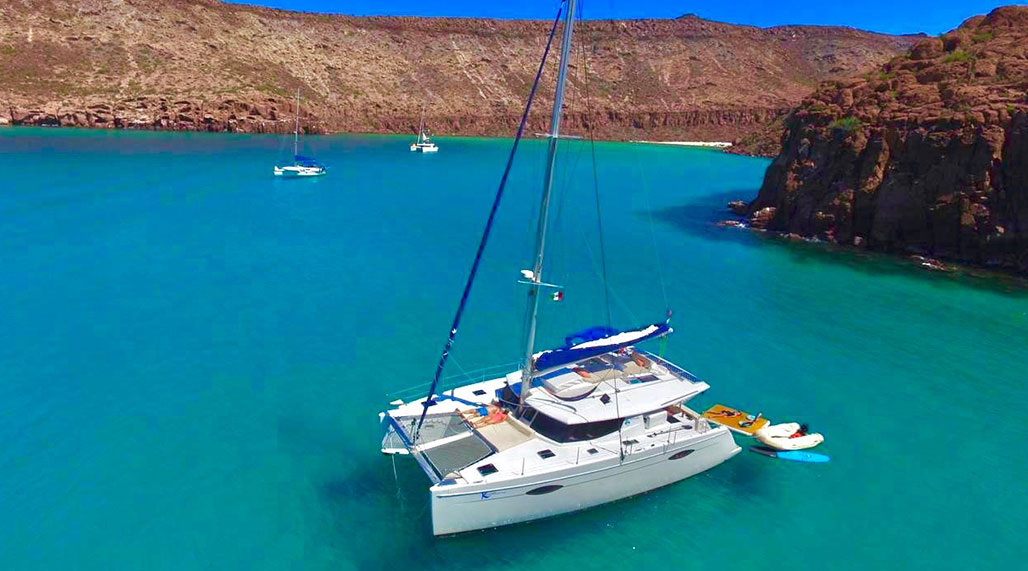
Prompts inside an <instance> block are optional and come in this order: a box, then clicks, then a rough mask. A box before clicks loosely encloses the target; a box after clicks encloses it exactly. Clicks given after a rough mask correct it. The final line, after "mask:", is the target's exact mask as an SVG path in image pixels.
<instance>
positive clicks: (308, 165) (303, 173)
mask: <svg viewBox="0 0 1028 571" xmlns="http://www.w3.org/2000/svg"><path fill="white" fill-rule="evenodd" d="M325 174H328V171H326V170H325V165H323V164H321V163H319V162H318V161H317V160H315V159H313V158H311V157H304V156H301V155H300V90H299V89H297V90H296V127H295V128H294V129H293V164H292V165H288V166H284V167H280V166H276V167H275V176H282V177H288V178H296V177H307V176H324V175H325Z"/></svg>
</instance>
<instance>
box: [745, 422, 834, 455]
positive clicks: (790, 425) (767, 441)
mask: <svg viewBox="0 0 1028 571" xmlns="http://www.w3.org/2000/svg"><path fill="white" fill-rule="evenodd" d="M799 429H800V425H799V423H796V422H786V423H784V424H773V425H770V426H765V427H763V428H761V429H760V430H758V431H756V432H755V433H753V437H754V438H756V439H757V440H759V441H760V442H761V444H764V445H766V446H769V447H771V448H774V449H775V450H804V449H806V448H813V447H815V446H817V445H818V444H821V443H822V442H824V441H825V437H824V436H821V434H819V433H817V432H813V433H810V434H804V435H803V436H797V437H796V438H792V435H793V434H796V431H798V430H799Z"/></svg>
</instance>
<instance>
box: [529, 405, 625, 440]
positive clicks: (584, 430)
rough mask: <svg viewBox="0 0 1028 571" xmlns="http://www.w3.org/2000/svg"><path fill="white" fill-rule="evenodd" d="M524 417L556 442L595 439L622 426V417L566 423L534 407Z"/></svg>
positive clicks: (534, 427)
mask: <svg viewBox="0 0 1028 571" xmlns="http://www.w3.org/2000/svg"><path fill="white" fill-rule="evenodd" d="M522 418H523V419H524V420H525V421H526V422H528V423H530V425H531V427H532V430H535V431H536V432H538V433H539V434H541V435H543V436H545V437H546V438H549V439H550V440H553V441H554V442H581V441H583V440H595V439H597V438H600V437H602V436H606V435H608V434H610V433H612V432H617V429H618V427H620V426H621V419H620V418H611V419H608V420H600V421H598V422H583V423H579V424H564V423H563V422H560V421H558V420H554V419H552V418H550V417H548V416H546V415H545V414H543V413H541V412H538V411H536V410H534V409H528V410H527V411H526V412H525V414H524V416H523V417H522ZM530 419H531V420H530Z"/></svg>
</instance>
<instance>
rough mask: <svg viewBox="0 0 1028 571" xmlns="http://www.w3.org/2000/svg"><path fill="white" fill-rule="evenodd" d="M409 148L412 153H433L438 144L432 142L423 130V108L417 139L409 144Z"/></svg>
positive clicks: (437, 149) (436, 149)
mask: <svg viewBox="0 0 1028 571" xmlns="http://www.w3.org/2000/svg"><path fill="white" fill-rule="evenodd" d="M410 150H411V152H414V153H435V152H438V151H439V146H438V145H436V144H435V143H433V142H432V139H431V138H430V137H429V136H428V133H426V132H425V108H424V107H422V108H421V127H419V128H418V140H417V141H414V142H413V143H411V144H410Z"/></svg>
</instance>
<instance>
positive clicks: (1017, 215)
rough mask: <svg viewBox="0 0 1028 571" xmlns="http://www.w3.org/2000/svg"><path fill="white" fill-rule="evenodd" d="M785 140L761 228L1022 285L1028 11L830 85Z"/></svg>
mask: <svg viewBox="0 0 1028 571" xmlns="http://www.w3.org/2000/svg"><path fill="white" fill-rule="evenodd" d="M786 129H787V134H786V137H785V140H784V145H783V148H782V152H781V154H779V155H778V157H777V158H775V160H774V162H773V163H772V164H771V166H770V167H769V168H768V170H767V173H766V175H765V178H764V183H763V186H762V187H761V189H760V193H759V194H758V196H757V198H756V200H754V201H753V202H752V203H750V205H749V212H750V213H751V214H752V216H753V220H754V221H755V222H756V224H757V225H758V226H760V225H763V226H766V227H767V228H768V229H771V230H778V231H783V232H789V233H795V234H800V235H803V236H817V237H819V238H821V239H824V240H831V241H835V242H839V243H844V244H855V245H858V246H861V247H867V248H872V249H876V250H883V251H900V252H912V253H918V254H924V255H931V256H936V257H940V258H945V259H951V260H958V261H963V262H970V263H974V264H982V265H989V266H1000V267H1004V268H1008V269H1012V270H1015V271H1017V272H1024V273H1028V7H1025V6H1022V7H1005V8H999V9H997V10H995V11H993V12H992V13H990V14H989V15H988V16H978V17H975V18H971V19H970V20H968V21H966V22H964V23H963V24H962V25H961V26H960V27H959V28H957V29H956V30H954V31H952V32H950V33H948V34H945V35H944V36H942V37H941V38H931V39H924V40H921V41H920V42H918V43H917V45H915V46H914V47H913V48H912V49H911V50H910V52H909V53H908V54H906V55H904V56H900V57H896V58H894V59H892V60H891V61H890V62H888V63H887V64H885V65H884V66H883V67H881V68H880V69H878V70H876V71H874V72H871V73H868V74H865V75H863V76H860V77H855V78H852V79H847V80H842V81H831V82H827V83H825V84H824V85H822V86H821V87H820V88H819V89H818V90H817V91H816V92H815V93H814V94H813V95H811V96H810V97H808V98H806V99H805V100H804V102H803V103H802V105H801V106H800V107H799V108H798V109H796V110H795V111H794V112H793V113H792V114H791V115H790V116H789V118H788V119H787V121H786Z"/></svg>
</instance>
